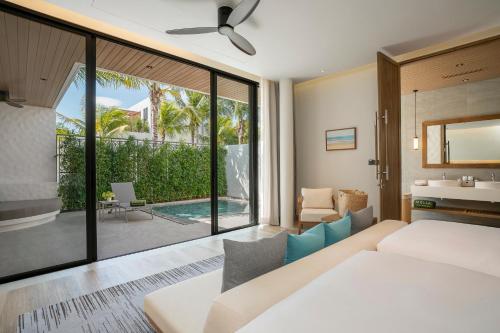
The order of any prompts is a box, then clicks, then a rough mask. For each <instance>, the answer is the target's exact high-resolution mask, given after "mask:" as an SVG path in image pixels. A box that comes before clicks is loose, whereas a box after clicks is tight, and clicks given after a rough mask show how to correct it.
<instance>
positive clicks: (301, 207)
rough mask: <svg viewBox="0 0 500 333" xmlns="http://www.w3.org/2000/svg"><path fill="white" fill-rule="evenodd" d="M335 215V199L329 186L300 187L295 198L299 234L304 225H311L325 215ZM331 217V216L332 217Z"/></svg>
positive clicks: (318, 221)
mask: <svg viewBox="0 0 500 333" xmlns="http://www.w3.org/2000/svg"><path fill="white" fill-rule="evenodd" d="M332 215H337V216H338V213H337V211H336V210H335V199H334V197H333V189H331V188H317V189H312V188H302V190H301V194H300V195H299V197H298V198H297V219H298V228H299V234H300V233H301V232H302V228H303V227H305V226H313V225H316V224H318V223H321V222H322V221H324V218H325V217H332ZM332 219H333V218H332Z"/></svg>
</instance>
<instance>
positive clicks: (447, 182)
mask: <svg viewBox="0 0 500 333" xmlns="http://www.w3.org/2000/svg"><path fill="white" fill-rule="evenodd" d="M427 185H428V186H433V187H459V186H460V183H459V182H458V181H457V180H453V179H439V180H437V179H429V180H428V181H427Z"/></svg>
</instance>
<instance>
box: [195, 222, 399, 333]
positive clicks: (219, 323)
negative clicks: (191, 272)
mask: <svg viewBox="0 0 500 333" xmlns="http://www.w3.org/2000/svg"><path fill="white" fill-rule="evenodd" d="M405 225H406V223H405V222H402V221H394V220H387V221H383V222H381V223H379V224H376V225H374V226H372V227H370V228H368V229H365V230H363V231H361V232H359V233H357V234H355V235H353V236H351V237H349V238H346V239H344V240H342V241H340V242H338V243H335V244H333V245H331V246H329V247H327V248H325V249H323V250H321V251H318V252H316V253H313V254H311V255H309V256H307V257H305V258H302V259H300V260H297V261H295V262H293V263H291V264H289V265H286V266H283V267H281V268H279V269H277V270H275V271H272V272H269V273H267V274H264V275H261V276H259V277H258V278H255V279H253V280H251V281H248V282H247V283H244V284H242V285H240V286H238V287H236V288H233V289H231V290H229V291H227V292H225V293H223V294H221V295H220V296H218V297H217V298H215V300H214V302H213V305H212V307H211V308H210V312H209V314H208V317H207V321H206V324H205V329H204V332H205V333H230V332H231V333H232V332H235V331H237V330H238V329H240V328H241V327H243V326H244V325H246V324H247V323H249V322H250V321H251V320H253V319H255V318H256V317H257V316H258V315H260V314H261V313H263V312H264V311H266V310H267V309H269V308H270V307H271V306H272V305H273V304H276V303H278V302H279V301H281V300H283V299H284V298H286V297H287V296H288V295H290V294H291V293H293V292H295V291H297V290H298V289H300V288H302V287H303V286H304V285H306V284H307V283H309V282H310V281H311V280H313V279H314V278H316V277H318V276H319V275H321V274H323V273H324V272H326V271H328V270H330V269H332V268H333V267H334V266H336V265H337V264H339V263H340V262H342V261H344V260H346V259H347V258H349V257H351V256H352V255H354V254H356V253H358V252H359V251H361V250H376V246H377V243H378V242H380V241H381V240H382V239H383V238H384V237H385V236H387V235H389V234H391V233H393V232H394V231H396V230H398V229H400V228H402V227H404V226H405ZM196 299H197V298H193V299H192V301H193V302H194V301H195V300H196Z"/></svg>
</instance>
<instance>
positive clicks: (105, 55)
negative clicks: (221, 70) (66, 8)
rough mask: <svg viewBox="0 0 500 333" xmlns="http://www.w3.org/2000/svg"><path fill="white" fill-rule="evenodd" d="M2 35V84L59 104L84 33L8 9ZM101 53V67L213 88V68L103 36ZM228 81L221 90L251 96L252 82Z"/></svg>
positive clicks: (40, 102) (1, 18) (0, 17)
mask: <svg viewBox="0 0 500 333" xmlns="http://www.w3.org/2000/svg"><path fill="white" fill-rule="evenodd" d="M0 40H1V41H2V47H0V90H6V91H8V92H9V95H10V97H11V98H19V99H25V100H26V102H25V103H24V104H26V105H33V106H42V107H51V108H52V107H55V106H56V103H58V101H59V98H60V97H61V93H64V92H65V89H67V87H68V82H69V81H68V78H69V76H70V75H74V73H73V72H72V71H73V70H74V69H75V68H76V67H77V66H76V65H77V64H82V63H84V61H85V38H84V37H83V36H80V35H77V34H73V33H70V32H67V31H64V30H60V29H57V28H54V27H51V26H48V25H44V24H40V23H38V22H34V21H30V20H27V19H24V18H21V17H17V16H15V15H11V14H8V13H4V12H0ZM96 55H97V59H96V60H97V66H98V67H99V68H102V69H106V70H111V71H116V72H119V73H124V74H128V75H133V76H137V77H140V78H145V79H149V80H153V81H157V82H161V83H165V84H170V85H175V86H179V87H183V88H187V89H192V90H196V91H200V92H203V93H206V94H209V93H210V73H209V71H207V70H204V69H200V68H198V67H194V66H191V65H188V64H185V63H182V62H178V61H174V60H171V59H168V58H164V57H160V56H157V55H153V54H150V53H146V52H143V51H140V50H137V49H134V48H130V47H126V46H123V45H120V44H116V43H112V42H108V41H105V40H101V39H98V40H97V50H96ZM149 66H151V67H152V68H149ZM226 81H227V82H224V83H223V84H221V85H220V86H219V87H218V94H219V96H222V97H225V98H230V99H234V100H240V101H247V100H248V88H247V86H246V85H244V84H241V83H238V82H236V81H231V80H226Z"/></svg>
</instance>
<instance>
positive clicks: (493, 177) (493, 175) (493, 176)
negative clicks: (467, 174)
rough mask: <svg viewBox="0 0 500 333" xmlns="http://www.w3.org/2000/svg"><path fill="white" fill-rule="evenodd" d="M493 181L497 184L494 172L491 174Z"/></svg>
mask: <svg viewBox="0 0 500 333" xmlns="http://www.w3.org/2000/svg"><path fill="white" fill-rule="evenodd" d="M491 181H492V182H495V172H494V171H492V172H491Z"/></svg>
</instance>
